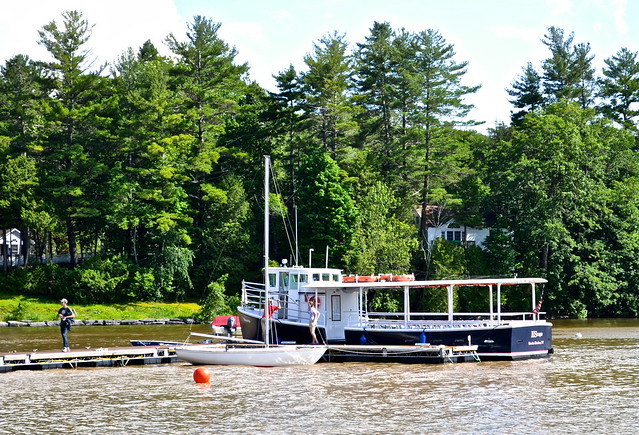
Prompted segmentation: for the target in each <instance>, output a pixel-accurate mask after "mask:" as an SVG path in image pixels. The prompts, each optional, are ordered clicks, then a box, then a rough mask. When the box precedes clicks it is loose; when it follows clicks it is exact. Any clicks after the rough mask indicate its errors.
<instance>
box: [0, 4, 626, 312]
mask: <svg viewBox="0 0 639 435" xmlns="http://www.w3.org/2000/svg"><path fill="white" fill-rule="evenodd" d="M221 25H222V23H218V22H215V21H213V20H212V19H210V18H206V17H202V16H195V17H194V18H193V21H192V22H191V23H189V25H188V32H187V33H186V35H173V34H169V35H167V37H166V39H165V40H164V44H166V46H167V47H168V49H169V50H170V53H171V55H170V56H162V55H160V53H159V51H158V49H157V47H155V46H154V45H153V44H152V43H151V42H150V41H147V42H146V43H144V44H143V45H142V46H141V47H138V48H135V49H134V48H129V49H128V50H127V51H126V52H124V53H122V54H121V55H120V56H119V57H118V59H117V61H115V62H113V64H106V63H105V64H102V65H100V64H97V63H96V58H95V57H94V56H95V55H98V56H99V53H91V52H90V51H89V50H88V49H87V48H86V47H87V42H88V41H89V40H90V37H91V31H92V24H91V23H89V22H88V21H87V20H86V19H85V18H84V16H83V14H82V12H80V11H67V12H64V13H63V14H62V16H61V17H60V18H58V19H57V20H53V21H51V22H50V23H49V24H46V25H45V26H43V27H42V28H41V29H40V30H39V33H38V34H39V41H38V43H39V44H41V45H42V46H43V47H45V48H46V50H47V51H48V53H49V54H50V57H51V59H52V60H51V61H47V62H45V61H40V60H37V59H30V58H29V56H27V55H17V56H14V57H13V58H11V59H9V60H8V61H6V63H5V64H4V65H2V66H0V231H2V234H0V237H1V236H4V235H6V232H7V231H8V230H9V229H11V228H17V229H19V230H20V231H21V235H22V244H23V249H22V255H23V256H24V262H23V263H24V265H23V266H20V267H10V266H8V262H7V250H6V249H5V250H4V251H3V252H2V257H3V260H4V261H3V270H2V273H0V292H5V293H12V294H16V293H17V294H21V295H39V296H47V297H52V298H53V297H66V298H68V299H70V300H72V301H73V302H74V303H88V302H91V303H125V302H127V301H160V300H163V301H176V300H186V299H188V300H201V301H203V302H202V303H203V304H209V305H210V304H213V305H214V306H216V309H217V310H218V311H219V312H224V311H229V310H230V309H232V307H234V306H236V305H237V302H238V301H239V296H238V293H239V288H240V283H241V281H242V280H243V279H246V280H251V281H257V282H260V281H261V278H260V276H261V273H262V270H261V268H262V263H263V245H262V243H263V234H262V233H263V216H264V210H263V203H264V201H263V195H264V192H263V185H262V180H263V174H264V168H263V156H264V155H270V156H271V159H272V162H273V172H274V174H275V177H274V180H275V182H274V186H275V187H276V188H277V189H274V190H273V191H272V192H271V193H270V204H271V206H270V210H269V215H270V220H271V225H270V228H271V232H270V239H271V247H270V253H269V257H270V258H271V259H273V260H275V261H281V259H288V261H289V264H294V263H295V262H296V261H297V262H299V263H304V264H307V263H306V261H307V260H306V253H307V252H310V250H311V249H313V251H314V256H313V263H314V265H323V264H324V262H325V261H328V263H329V265H330V266H331V267H338V268H341V269H343V271H344V273H356V274H372V273H415V275H416V276H417V277H418V278H419V279H446V278H449V279H450V278H465V277H489V276H490V277H497V276H512V275H513V274H518V275H519V276H540V277H543V278H546V279H548V281H549V282H548V284H546V286H545V293H544V308H543V309H544V311H547V312H548V315H549V316H552V317H576V318H586V317H636V316H637V315H638V313H639V273H638V271H639V268H638V266H639V264H638V263H639V157H638V154H637V151H638V147H637V145H638V142H637V137H638V131H637V120H638V119H639V61H638V60H637V52H636V51H632V50H631V49H629V48H625V47H620V49H619V51H618V52H617V53H614V54H610V57H608V58H606V59H605V61H604V64H605V66H604V67H603V68H602V69H601V71H597V70H596V69H595V67H594V66H593V59H594V54H593V53H591V48H590V44H589V43H587V42H576V41H575V35H574V34H573V33H567V32H565V31H564V30H563V29H560V28H557V27H549V28H548V29H546V33H545V34H543V35H540V42H539V43H540V44H544V45H545V46H546V47H547V55H548V57H547V58H546V59H545V60H543V61H542V62H540V63H539V64H535V63H533V62H529V63H527V64H526V65H524V66H522V69H521V74H520V75H519V76H517V77H513V80H512V82H511V83H507V84H504V88H506V89H507V91H508V95H510V98H511V99H510V103H511V104H512V108H513V109H512V112H511V113H512V116H511V120H510V122H509V123H508V124H506V123H502V124H499V125H496V126H495V127H494V128H490V129H488V132H487V133H480V132H478V131H477V130H478V129H477V127H478V123H477V122H475V121H473V120H472V119H470V117H469V112H470V110H471V109H472V106H471V105H469V104H468V103H467V102H466V97H468V96H470V95H472V94H473V93H474V92H476V91H477V90H478V89H479V87H480V86H481V83H476V84H468V83H466V77H465V75H466V73H467V71H468V68H470V67H471V65H469V64H468V62H465V61H464V60H463V59H458V58H457V54H456V53H455V49H454V46H453V45H452V44H450V43H448V42H447V41H446V39H445V37H444V35H442V34H441V33H440V32H439V31H437V30H433V29H425V30H423V31H420V32H408V31H406V30H405V29H395V28H393V27H392V26H391V24H390V23H387V22H374V23H372V26H371V28H370V34H368V36H366V38H365V39H364V40H363V41H359V42H355V43H351V42H349V41H347V40H346V37H345V35H342V34H339V33H338V32H333V33H329V34H327V35H326V36H324V37H322V38H321V39H320V40H318V41H316V42H314V43H313V46H312V50H311V51H310V52H309V53H308V54H307V55H306V56H305V57H304V66H305V67H304V68H303V70H301V71H296V70H295V68H294V67H293V66H291V67H289V68H288V69H286V70H284V71H280V72H277V73H275V75H274V77H275V79H276V82H277V89H278V91H277V92H269V91H267V90H265V89H263V88H262V87H260V86H259V85H258V84H257V83H256V82H254V81H251V80H250V76H249V65H248V64H241V63H238V62H237V61H236V57H237V54H238V53H237V51H236V49H235V48H233V45H232V41H224V40H222V39H221V38H220V37H219V35H218V31H219V29H220V26H221ZM451 220H453V221H454V222H455V223H456V224H457V225H459V226H461V227H474V228H490V229H491V231H490V236H489V237H488V239H487V240H486V243H485V244H484V246H483V247H482V248H480V247H478V246H475V245H473V244H469V243H465V242H461V243H458V242H457V243H455V242H454V241H448V240H445V239H443V238H436V239H435V240H430V241H429V240H428V237H427V231H428V228H433V227H437V226H439V225H441V224H443V223H445V222H448V221H451ZM291 228H295V231H292V230H291ZM296 236H297V238H296ZM327 247H328V248H327ZM296 252H300V253H302V255H301V256H300V257H302V258H298V256H297V255H295V253H296ZM325 252H328V253H329V258H328V259H326V258H325V255H326V254H325ZM55 255H67V256H68V259H69V260H68V263H66V264H55V263H53V262H52V261H51V259H52V258H53V257H54V256H55ZM458 303H460V304H462V303H464V301H462V300H460V301H459V302H458ZM516 303H517V301H514V300H513V301H506V304H516Z"/></svg>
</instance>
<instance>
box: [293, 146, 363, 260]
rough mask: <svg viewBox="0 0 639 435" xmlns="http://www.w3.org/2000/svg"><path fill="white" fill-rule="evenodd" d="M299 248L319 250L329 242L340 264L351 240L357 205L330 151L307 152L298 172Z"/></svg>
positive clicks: (328, 244)
mask: <svg viewBox="0 0 639 435" xmlns="http://www.w3.org/2000/svg"><path fill="white" fill-rule="evenodd" d="M299 176H300V180H301V186H300V189H299V193H298V204H299V214H300V228H301V230H300V240H301V241H303V244H302V245H301V247H300V249H302V252H304V251H305V250H306V249H309V248H313V249H317V251H321V250H323V248H324V247H326V246H329V247H330V249H331V252H332V253H333V258H336V259H337V261H338V262H339V263H338V264H341V262H342V258H343V256H344V254H345V252H346V250H347V249H348V247H349V246H350V245H351V243H352V235H353V231H354V224H355V221H356V218H357V209H356V208H355V203H354V201H353V199H352V198H351V196H350V192H349V191H348V190H347V189H346V188H345V187H344V185H343V184H342V183H341V180H340V174H339V168H338V166H337V164H336V163H335V161H334V160H333V159H331V157H330V156H329V155H328V153H326V152H324V151H317V152H315V153H313V154H310V155H308V156H307V158H306V160H305V161H304V165H303V166H302V167H301V168H300V172H299Z"/></svg>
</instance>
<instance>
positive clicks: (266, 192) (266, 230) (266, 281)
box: [264, 156, 271, 347]
mask: <svg viewBox="0 0 639 435" xmlns="http://www.w3.org/2000/svg"><path fill="white" fill-rule="evenodd" d="M270 166H271V157H270V156H264V316H265V317H266V322H264V325H265V329H266V337H265V341H264V343H265V344H266V347H268V342H269V338H270V334H271V331H270V326H271V325H270V323H271V319H270V318H269V314H270V313H269V303H268V296H269V295H268V293H269V279H268V247H269V236H268V235H269V219H268V217H269V216H268V208H269V201H268V200H269V198H268V196H269V169H270Z"/></svg>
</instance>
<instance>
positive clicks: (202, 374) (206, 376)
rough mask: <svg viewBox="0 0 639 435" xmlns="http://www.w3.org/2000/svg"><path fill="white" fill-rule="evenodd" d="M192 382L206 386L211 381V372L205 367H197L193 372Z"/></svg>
mask: <svg viewBox="0 0 639 435" xmlns="http://www.w3.org/2000/svg"><path fill="white" fill-rule="evenodd" d="M193 380H194V381H195V382H197V383H198V384H208V383H209V381H210V380H211V372H209V369H207V368H206V367H198V368H197V369H195V371H194V372H193Z"/></svg>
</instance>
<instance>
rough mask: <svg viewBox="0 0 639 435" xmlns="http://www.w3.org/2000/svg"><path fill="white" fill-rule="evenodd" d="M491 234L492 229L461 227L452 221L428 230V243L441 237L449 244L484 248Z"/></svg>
mask: <svg viewBox="0 0 639 435" xmlns="http://www.w3.org/2000/svg"><path fill="white" fill-rule="evenodd" d="M489 234H490V228H473V227H460V226H457V224H456V223H455V221H454V220H450V221H448V222H446V223H444V224H442V225H439V226H437V227H430V228H428V243H432V242H433V241H435V239H437V238H439V237H441V238H442V239H446V240H448V241H449V242H453V243H459V244H462V245H463V244H465V245H466V246H473V245H476V246H478V247H480V248H482V247H483V244H484V241H485V240H486V238H487V237H488V235H489Z"/></svg>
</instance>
